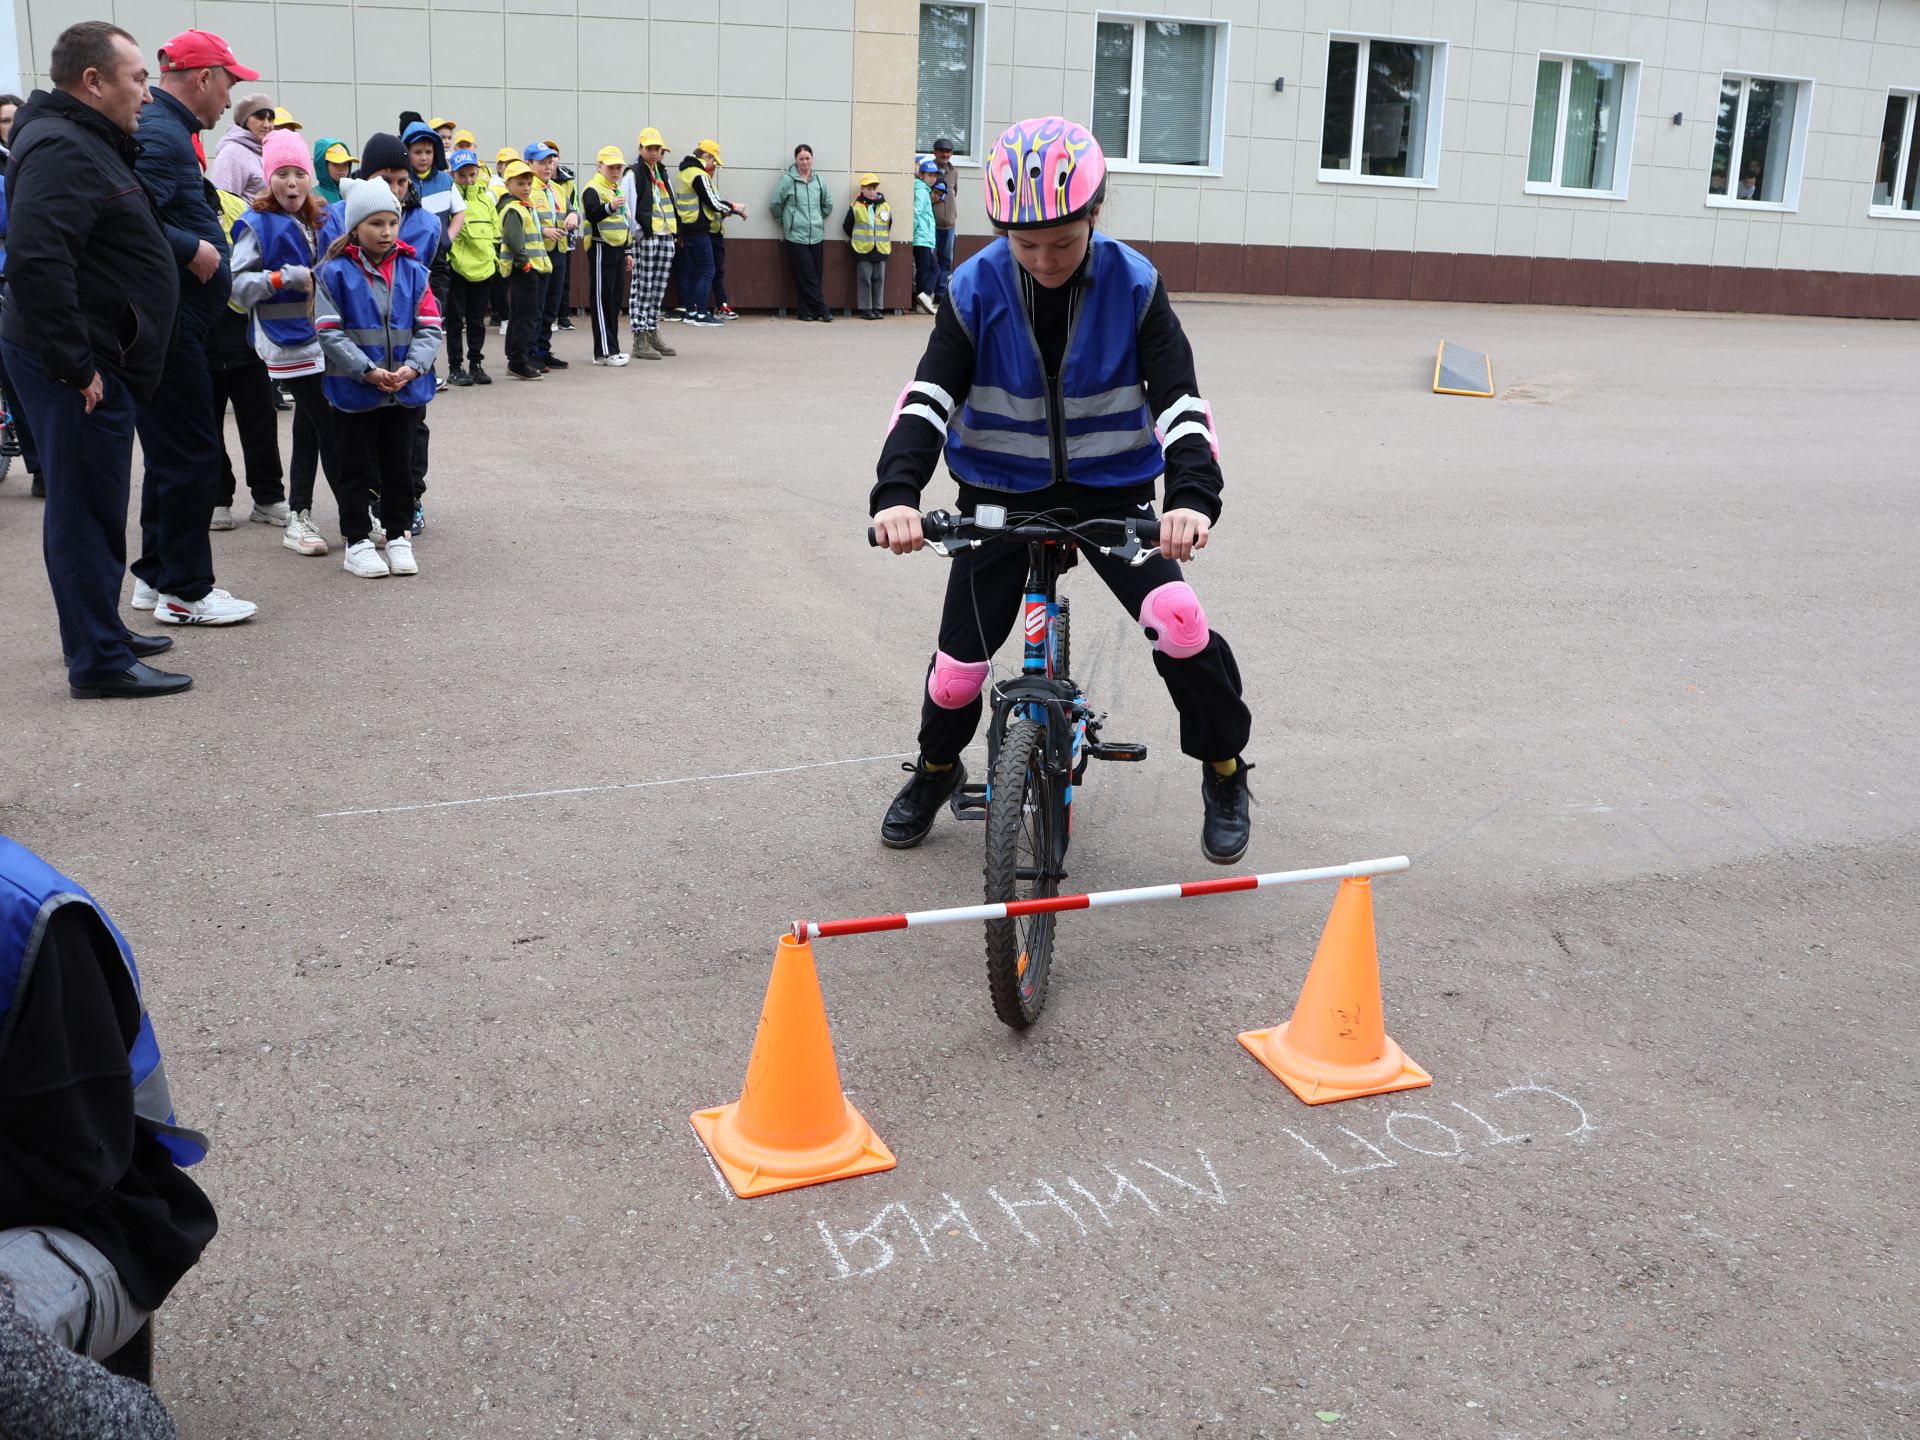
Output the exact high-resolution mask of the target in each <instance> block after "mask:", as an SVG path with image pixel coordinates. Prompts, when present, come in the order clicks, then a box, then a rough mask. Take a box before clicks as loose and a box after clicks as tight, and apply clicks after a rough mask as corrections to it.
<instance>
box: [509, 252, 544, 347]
mask: <svg viewBox="0 0 1920 1440" xmlns="http://www.w3.org/2000/svg"><path fill="white" fill-rule="evenodd" d="M546 278H547V277H546V276H544V275H541V274H538V273H536V272H535V271H532V270H516V271H514V272H513V274H511V275H509V276H508V277H507V364H509V365H516V366H518V367H520V368H521V369H523V370H524V369H525V368H526V367H527V366H529V365H531V366H533V367H534V368H535V369H538V368H539V364H540V352H539V351H538V350H536V349H534V332H535V330H536V329H537V328H538V326H539V315H538V311H539V309H540V282H541V281H542V280H544V279H546Z"/></svg>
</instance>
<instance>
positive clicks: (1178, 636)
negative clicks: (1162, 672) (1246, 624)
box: [1140, 580, 1209, 660]
mask: <svg viewBox="0 0 1920 1440" xmlns="http://www.w3.org/2000/svg"><path fill="white" fill-rule="evenodd" d="M1140 628H1141V629H1143V630H1145V631H1146V632H1147V635H1148V637H1149V638H1150V639H1152V641H1153V648H1154V649H1156V650H1158V651H1159V652H1160V653H1161V654H1162V655H1169V656H1172V657H1173V658H1174V659H1175V660H1185V659H1186V658H1187V657H1188V656H1191V655H1198V654H1199V653H1200V652H1201V651H1202V650H1204V649H1206V648H1207V637H1208V634H1209V632H1208V630H1207V612H1206V611H1204V610H1202V609H1201V608H1200V597H1199V596H1198V595H1196V594H1194V593H1193V587H1192V586H1191V585H1189V584H1187V582H1186V581H1184V580H1169V581H1168V582H1167V583H1166V584H1165V585H1162V586H1161V587H1160V588H1159V589H1157V590H1153V591H1150V592H1149V593H1148V595H1147V598H1146V600H1145V601H1144V602H1142V604H1141V606H1140Z"/></svg>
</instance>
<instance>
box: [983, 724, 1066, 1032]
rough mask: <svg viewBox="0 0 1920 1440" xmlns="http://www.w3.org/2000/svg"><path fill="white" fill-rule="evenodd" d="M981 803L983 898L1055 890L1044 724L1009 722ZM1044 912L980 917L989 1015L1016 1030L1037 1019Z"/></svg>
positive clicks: (1056, 850)
mask: <svg viewBox="0 0 1920 1440" xmlns="http://www.w3.org/2000/svg"><path fill="white" fill-rule="evenodd" d="M991 781H992V787H993V788H992V799H991V800H990V801H989V802H988V805H987V866H986V876H987V900H988V901H989V902H990V903H991V902H994V901H1006V900H1033V899H1039V898H1041V897H1043V896H1048V895H1054V894H1058V893H1059V889H1060V882H1059V879H1058V874H1059V858H1060V852H1061V841H1062V840H1063V839H1064V838H1065V837H1064V834H1063V829H1064V825H1065V815H1064V814H1063V813H1062V812H1063V799H1064V797H1063V796H1062V795H1061V793H1060V785H1059V780H1058V777H1057V776H1055V775H1054V773H1053V771H1052V769H1051V768H1050V766H1049V764H1048V757H1047V728H1046V726H1045V725H1044V724H1042V723H1041V722H1040V721H1038V720H1031V719H1027V720H1016V721H1014V722H1013V723H1012V724H1010V725H1008V726H1007V733H1006V738H1005V739H1004V740H1002V741H1001V742H1000V753H999V755H998V757H997V758H996V759H995V761H994V765H993V771H992V775H991ZM1053 921H1054V917H1053V916H1051V915H1025V916H1019V917H1015V918H1012V919H1007V920H989V921H988V922H987V984H988V987H989V988H990V989H991V990H992V992H993V1013H994V1014H996V1015H998V1016H999V1017H1000V1018H1001V1020H1003V1021H1005V1022H1006V1023H1007V1024H1008V1025H1011V1026H1012V1027H1013V1028H1014V1029H1016V1030H1024V1029H1026V1028H1027V1026H1029V1025H1031V1024H1033V1022H1034V1021H1035V1020H1038V1019H1039V1018H1040V1009H1041V1007H1042V1006H1043V1005H1045V1004H1046V1001H1047V975H1048V972H1049V971H1050V969H1051V968H1052V964H1053Z"/></svg>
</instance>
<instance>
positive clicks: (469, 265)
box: [447, 132, 500, 385]
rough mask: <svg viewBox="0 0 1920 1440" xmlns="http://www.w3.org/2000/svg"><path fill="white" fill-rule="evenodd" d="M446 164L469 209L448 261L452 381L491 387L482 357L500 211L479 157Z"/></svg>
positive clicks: (463, 153) (461, 155)
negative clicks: (483, 172) (450, 274)
mask: <svg viewBox="0 0 1920 1440" xmlns="http://www.w3.org/2000/svg"><path fill="white" fill-rule="evenodd" d="M462 133H464V132H462ZM447 164H448V166H449V167H450V168H451V169H452V171H453V184H454V188H455V190H456V191H458V193H459V195H460V197H461V198H462V199H463V200H465V201H466V204H467V221H466V224H464V225H462V226H461V227H460V233H459V234H458V235H455V236H454V237H453V249H452V254H451V255H450V256H449V257H448V261H449V267H450V268H451V269H452V271H453V277H452V283H451V285H450V286H449V287H448V292H447V356H448V360H449V368H448V375H447V382H448V383H449V384H451V385H491V384H492V383H493V377H492V376H491V375H489V374H487V372H486V370H485V369H484V368H483V367H482V366H481V363H480V358H481V352H482V351H483V350H484V349H485V346H486V341H487V293H488V291H489V290H490V289H491V288H492V286H493V283H494V281H495V280H496V279H498V278H499V274H500V213H499V207H498V205H497V204H496V203H495V201H494V198H493V187H492V186H491V185H489V184H488V183H487V179H486V177H485V176H484V175H483V174H482V173H481V169H482V167H481V164H480V157H479V156H478V155H476V154H474V152H473V151H471V150H456V151H454V152H453V154H452V155H450V156H448V157H447Z"/></svg>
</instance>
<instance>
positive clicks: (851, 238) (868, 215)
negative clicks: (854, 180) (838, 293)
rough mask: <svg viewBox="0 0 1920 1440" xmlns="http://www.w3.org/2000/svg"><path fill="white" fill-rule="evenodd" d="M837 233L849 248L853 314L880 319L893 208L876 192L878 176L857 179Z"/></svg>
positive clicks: (870, 173)
mask: <svg viewBox="0 0 1920 1440" xmlns="http://www.w3.org/2000/svg"><path fill="white" fill-rule="evenodd" d="M840 231H841V233H842V234H844V235H845V236H846V237H847V241H848V243H849V244H851V245H852V246H853V279H854V307H853V310H854V314H856V315H858V316H859V317H860V318H861V319H862V320H878V319H881V318H882V317H883V315H884V314H885V311H886V308H887V256H888V255H890V254H891V253H892V252H893V208H892V207H891V206H890V205H888V204H887V197H886V196H885V195H882V194H881V193H880V177H879V176H878V175H876V174H874V173H873V172H872V171H871V170H869V171H868V172H867V173H866V174H864V175H862V176H861V177H860V193H859V194H858V195H856V196H854V197H853V203H852V204H851V205H849V206H848V207H847V213H846V215H845V216H844V217H843V218H842V219H841V221H840Z"/></svg>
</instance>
